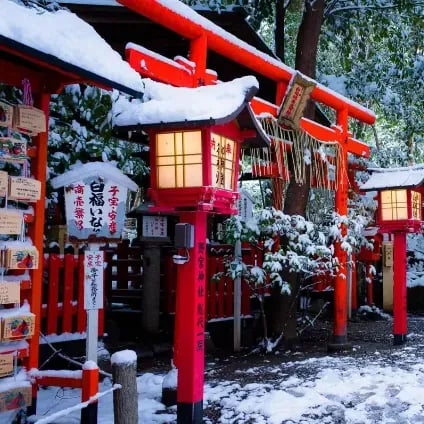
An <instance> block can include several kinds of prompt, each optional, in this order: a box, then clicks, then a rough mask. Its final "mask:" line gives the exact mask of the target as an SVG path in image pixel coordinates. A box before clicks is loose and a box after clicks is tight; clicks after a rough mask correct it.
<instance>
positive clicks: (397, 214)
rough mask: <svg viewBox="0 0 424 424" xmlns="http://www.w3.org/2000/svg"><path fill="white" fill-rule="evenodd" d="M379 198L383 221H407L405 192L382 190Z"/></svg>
mask: <svg viewBox="0 0 424 424" xmlns="http://www.w3.org/2000/svg"><path fill="white" fill-rule="evenodd" d="M380 198H381V219H382V220H383V221H397V220H401V219H408V205H407V196H406V190H384V191H382V192H381V197H380Z"/></svg>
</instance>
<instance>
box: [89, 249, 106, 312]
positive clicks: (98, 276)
mask: <svg viewBox="0 0 424 424" xmlns="http://www.w3.org/2000/svg"><path fill="white" fill-rule="evenodd" d="M103 263H104V258H103V252H102V251H100V250H86V251H85V253H84V309H85V310H91V309H102V308H103Z"/></svg>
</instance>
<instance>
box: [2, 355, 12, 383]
mask: <svg viewBox="0 0 424 424" xmlns="http://www.w3.org/2000/svg"><path fill="white" fill-rule="evenodd" d="M11 374H13V353H0V377H7V376H8V375H11Z"/></svg>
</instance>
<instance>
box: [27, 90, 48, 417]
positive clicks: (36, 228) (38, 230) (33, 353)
mask: <svg viewBox="0 0 424 424" xmlns="http://www.w3.org/2000/svg"><path fill="white" fill-rule="evenodd" d="M34 100H35V104H34V106H35V107H38V108H40V109H42V110H43V112H44V114H45V117H46V126H47V128H48V127H49V114H50V95H49V94H47V93H38V94H37V95H36V96H35V99H34ZM33 142H34V145H35V147H36V149H37V156H36V158H35V159H33V160H32V161H31V172H32V174H33V175H34V177H35V178H36V179H38V180H39V181H41V193H40V200H38V201H37V202H36V203H35V206H34V217H35V220H34V225H32V226H30V228H29V230H28V233H29V236H30V237H31V239H32V241H33V243H34V246H36V247H37V249H38V253H39V257H40V258H42V257H43V255H44V252H43V242H44V215H45V208H46V205H45V199H46V184H45V182H46V169H47V166H46V164H47V144H48V132H44V133H40V134H38V135H37V136H36V137H34V138H33ZM31 273H32V275H31V285H32V291H31V299H30V306H31V312H32V313H33V314H35V317H36V319H35V324H34V334H35V335H34V337H32V338H31V339H30V340H29V342H28V343H29V350H30V355H29V358H28V361H27V367H28V369H31V368H38V365H39V364H38V360H39V336H38V335H39V334H40V326H41V303H42V287H43V267H42V266H41V264H40V266H39V267H38V269H34V270H32V271H31ZM37 389H38V387H37V385H36V384H33V386H32V405H31V407H29V408H28V413H29V414H34V413H35V412H36V410H37Z"/></svg>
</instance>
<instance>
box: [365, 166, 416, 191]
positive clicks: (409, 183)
mask: <svg viewBox="0 0 424 424" xmlns="http://www.w3.org/2000/svg"><path fill="white" fill-rule="evenodd" d="M368 171H370V172H371V173H372V174H371V176H370V178H369V180H368V181H367V182H366V183H365V184H362V186H361V188H360V189H361V190H363V191H371V190H384V189H395V188H413V187H417V186H420V185H422V184H423V183H424V165H415V166H408V167H402V168H369V169H368Z"/></svg>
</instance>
